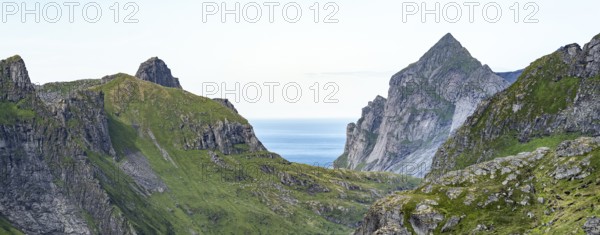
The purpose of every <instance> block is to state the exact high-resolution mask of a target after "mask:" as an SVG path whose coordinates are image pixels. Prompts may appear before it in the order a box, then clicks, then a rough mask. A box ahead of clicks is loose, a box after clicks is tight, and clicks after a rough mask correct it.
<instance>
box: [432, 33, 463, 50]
mask: <svg viewBox="0 0 600 235" xmlns="http://www.w3.org/2000/svg"><path fill="white" fill-rule="evenodd" d="M435 46H443V47H447V46H458V47H462V45H461V44H460V42H459V41H458V40H456V38H454V36H452V34H451V33H447V34H446V35H444V36H443V37H442V38H441V39H440V40H439V41H438V42H437V43H436V44H435ZM435 46H434V47H435Z"/></svg>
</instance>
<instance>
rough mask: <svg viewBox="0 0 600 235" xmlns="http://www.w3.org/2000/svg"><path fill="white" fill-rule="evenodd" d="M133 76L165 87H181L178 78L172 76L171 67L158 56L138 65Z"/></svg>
mask: <svg viewBox="0 0 600 235" xmlns="http://www.w3.org/2000/svg"><path fill="white" fill-rule="evenodd" d="M135 76H136V77H137V78H139V79H142V80H144V81H149V82H153V83H156V84H158V85H161V86H165V87H173V88H179V89H182V87H181V85H180V84H179V79H178V78H176V77H173V75H172V74H171V69H169V67H167V64H165V62H164V61H162V60H161V59H159V58H158V57H152V58H150V59H148V60H147V61H146V62H144V63H142V64H141V65H140V68H139V69H138V71H137V73H136V74H135Z"/></svg>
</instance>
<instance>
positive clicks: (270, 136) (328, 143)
mask: <svg viewBox="0 0 600 235" xmlns="http://www.w3.org/2000/svg"><path fill="white" fill-rule="evenodd" d="M349 122H350V120H346V119H276V120H267V119H257V120H250V124H252V126H253V127H254V131H255V133H256V136H258V139H259V140H260V141H261V142H262V143H263V145H265V147H267V149H268V150H269V151H271V152H275V153H278V154H279V155H281V156H282V157H283V158H285V159H287V160H288V161H290V162H297V163H303V164H309V165H313V166H319V167H325V168H331V167H332V166H333V165H332V164H333V161H334V160H335V159H336V158H337V157H339V156H340V155H341V154H342V153H343V152H344V144H345V143H346V126H347V125H348V123H349Z"/></svg>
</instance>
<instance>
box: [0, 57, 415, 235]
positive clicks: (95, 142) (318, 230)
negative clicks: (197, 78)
mask: <svg viewBox="0 0 600 235" xmlns="http://www.w3.org/2000/svg"><path fill="white" fill-rule="evenodd" d="M178 84H179V82H178V80H177V79H175V78H174V77H173V76H172V75H171V72H170V70H169V69H168V67H167V66H166V64H165V63H164V62H163V61H161V60H158V58H153V59H150V60H149V61H148V62H146V63H143V64H142V66H141V67H140V72H138V77H133V76H130V75H127V74H116V75H111V76H106V77H104V78H102V79H91V80H79V81H73V82H60V83H49V84H45V85H43V86H38V87H34V86H33V85H32V84H31V82H30V78H29V75H28V72H27V69H26V67H25V62H24V61H23V60H22V59H21V58H20V57H18V56H15V57H11V58H9V59H6V60H1V61H0V234H21V233H25V234H333V233H335V234H348V233H349V232H351V231H352V230H354V228H356V227H357V226H358V223H359V222H360V220H361V217H362V215H363V214H364V213H365V212H366V211H367V209H368V206H369V204H370V203H372V202H373V201H374V200H375V199H377V198H381V197H383V196H385V195H386V194H388V193H389V192H391V191H394V190H402V189H407V188H413V187H415V186H416V184H417V183H418V182H419V180H416V179H412V178H410V177H403V176H399V175H393V174H387V173H357V172H351V171H345V170H329V169H325V168H319V167H312V166H308V165H301V164H293V163H290V162H288V161H286V160H284V159H283V158H281V157H280V156H279V155H277V154H275V153H271V152H268V151H267V150H266V149H265V147H264V146H263V145H262V144H261V142H260V141H259V140H258V138H257V137H256V136H255V135H254V131H253V128H252V126H251V125H250V124H249V123H248V121H247V120H246V119H245V118H243V117H242V116H240V115H239V114H238V113H237V112H236V110H235V108H234V107H233V105H232V104H231V103H230V102H229V101H227V100H217V101H215V100H211V99H208V98H205V97H200V96H196V95H194V94H191V93H189V92H186V91H184V90H183V89H181V87H180V85H178ZM36 89H37V90H36Z"/></svg>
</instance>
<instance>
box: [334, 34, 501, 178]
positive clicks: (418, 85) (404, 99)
mask: <svg viewBox="0 0 600 235" xmlns="http://www.w3.org/2000/svg"><path fill="white" fill-rule="evenodd" d="M507 86H508V82H506V81H505V80H504V79H502V78H501V77H499V76H497V75H496V74H494V72H492V71H491V69H490V68H489V67H488V66H487V65H482V64H481V63H480V62H479V61H477V60H476V59H475V58H473V57H472V56H471V55H470V54H469V52H468V51H467V49H465V48H464V47H463V46H462V45H461V44H460V43H459V42H458V41H457V40H456V39H455V38H454V37H453V36H452V35H450V34H447V35H445V36H444V37H443V38H442V39H441V40H440V41H439V42H438V43H437V44H435V45H434V46H433V47H432V48H431V49H430V50H429V51H428V52H427V53H425V55H423V56H422V57H421V58H420V59H419V61H417V62H416V63H413V64H411V65H409V66H408V67H407V68H405V69H403V70H402V71H400V72H398V73H397V74H395V75H394V76H393V77H392V79H391V81H390V89H389V92H388V98H387V100H386V99H384V98H382V97H377V98H376V99H375V100H374V101H373V102H370V103H369V105H368V106H367V107H365V108H364V109H363V116H362V117H361V119H360V120H359V121H358V122H357V123H356V124H350V125H349V126H348V134H347V136H348V138H347V141H346V147H345V151H344V153H343V154H342V156H341V157H340V158H338V159H337V160H336V163H335V166H336V167H342V168H349V169H355V170H364V171H391V172H397V173H405V174H411V175H415V176H419V177H422V176H423V175H424V174H425V173H427V171H428V168H429V165H430V163H431V158H432V157H433V154H434V153H435V151H436V150H437V148H438V147H439V146H440V145H441V144H442V143H443V142H444V141H445V140H446V139H447V138H448V137H449V136H450V135H451V134H452V133H453V132H454V131H455V130H456V129H457V128H459V127H460V126H461V125H462V124H463V122H464V121H465V119H466V118H467V117H468V116H470V115H471V114H472V113H473V111H474V110H475V107H477V104H478V103H480V102H481V101H482V100H484V99H486V98H488V97H490V96H492V95H493V94H495V93H496V92H499V91H501V90H503V89H504V88H506V87H507Z"/></svg>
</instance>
